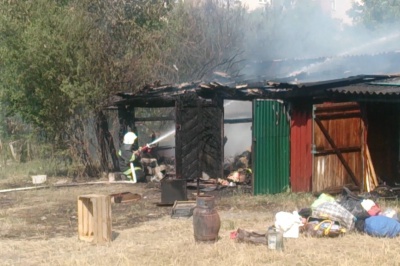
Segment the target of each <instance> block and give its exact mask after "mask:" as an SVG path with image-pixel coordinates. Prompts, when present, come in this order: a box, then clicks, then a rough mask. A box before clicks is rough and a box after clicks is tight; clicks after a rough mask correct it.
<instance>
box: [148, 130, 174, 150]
mask: <svg viewBox="0 0 400 266" xmlns="http://www.w3.org/2000/svg"><path fill="white" fill-rule="evenodd" d="M172 134H175V129H173V130H171V131H170V132H168V133H166V134H164V135H162V136H161V137H159V138H157V139H155V140H153V141H152V142H150V143H148V144H147V145H149V146H152V145H154V144H156V143H158V142H160V141H162V140H163V139H166V138H168V137H169V136H171V135H172Z"/></svg>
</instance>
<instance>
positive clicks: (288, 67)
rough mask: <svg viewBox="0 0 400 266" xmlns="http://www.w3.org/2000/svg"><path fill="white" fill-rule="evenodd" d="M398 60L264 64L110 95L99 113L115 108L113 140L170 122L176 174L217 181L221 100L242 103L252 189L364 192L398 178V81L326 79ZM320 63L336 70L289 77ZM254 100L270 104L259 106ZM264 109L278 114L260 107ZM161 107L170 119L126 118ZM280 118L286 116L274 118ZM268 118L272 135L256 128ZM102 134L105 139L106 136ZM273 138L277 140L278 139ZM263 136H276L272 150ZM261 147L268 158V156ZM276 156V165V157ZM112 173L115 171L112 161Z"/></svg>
mask: <svg viewBox="0 0 400 266" xmlns="http://www.w3.org/2000/svg"><path fill="white" fill-rule="evenodd" d="M399 57H400V53H398V52H392V53H384V54H381V55H369V56H344V57H338V58H336V59H335V60H336V61H333V60H331V59H330V58H317V59H308V60H283V61H280V62H277V61H271V62H267V63H264V65H265V64H266V66H264V70H261V72H259V73H257V75H260V76H257V77H253V78H249V79H246V80H245V79H243V78H242V79H239V80H238V79H229V78H226V77H225V78H224V79H223V81H221V80H219V81H213V82H201V81H199V82H191V83H185V84H177V85H164V86H146V87H145V88H143V90H141V91H139V92H137V93H135V94H132V93H119V94H118V95H116V97H117V98H114V99H113V100H112V102H111V103H110V104H109V105H108V106H107V108H108V109H115V110H118V114H119V123H120V125H121V127H120V128H121V130H120V136H119V137H120V139H122V136H123V134H124V132H126V131H127V130H128V129H130V130H135V124H136V123H137V122H138V121H145V120H146V119H147V121H148V120H149V119H150V120H153V121H154V120H170V121H173V123H174V124H175V130H176V132H175V166H176V176H177V178H183V179H187V180H193V179H196V178H198V177H200V176H201V174H202V172H206V173H207V174H208V175H210V176H211V177H213V178H218V177H222V176H223V169H222V165H223V160H224V150H223V137H224V132H223V131H224V107H223V101H224V100H240V101H251V102H253V117H252V128H253V131H254V128H257V131H256V133H254V132H253V139H252V154H253V160H252V161H253V162H254V163H256V164H258V165H253V170H254V171H253V193H255V194H263V193H277V192H280V191H284V190H287V189H288V187H289V188H290V189H291V191H293V192H321V191H324V190H326V189H327V188H332V187H340V186H343V185H348V184H352V185H354V186H356V187H358V188H359V189H360V190H370V189H372V188H373V187H374V186H375V185H376V184H377V182H387V183H389V184H395V183H397V181H399V178H400V177H399V170H398V169H400V167H399V164H400V163H399V161H400V148H399V146H400V141H399V139H400V136H399V135H400V121H399V120H400V118H399V117H400V116H398V115H397V113H398V111H399V110H398V109H399V106H400V105H399V104H400V81H399V76H398V75H359V76H352V77H348V78H340V79H329V77H332V76H336V75H339V76H340V75H343V73H341V71H343V68H342V67H341V66H343V65H345V66H346V67H348V68H349V69H352V70H354V72H356V71H357V72H360V71H362V70H365V71H369V72H371V73H373V72H386V73H388V72H391V71H393V69H398V66H397V64H398V63H397V62H399V61H398V60H397V59H398V58H399ZM393 58H395V59H396V60H394V59H393ZM370 59H373V60H375V61H376V60H378V61H377V62H380V63H381V64H380V65H382V66H383V68H382V69H380V70H382V71H380V70H379V71H377V70H376V69H373V67H372V66H371V64H368V63H367V62H369V60H370ZM388 60H389V61H388ZM327 61H328V62H329V63H332V62H336V64H334V67H331V69H330V70H331V71H327V72H326V73H325V74H326V75H325V76H322V77H325V78H327V79H326V80H324V81H317V82H315V81H313V80H321V73H322V72H324V71H322V70H323V68H320V69H322V70H321V71H322V72H317V71H314V72H313V71H308V72H307V71H295V70H296V69H300V70H304V69H305V68H306V67H305V66H307V65H309V66H310V64H311V66H315V65H318V64H320V63H321V62H327ZM338 61H341V62H342V63H343V62H345V63H344V64H341V63H338ZM387 62H389V64H386V63H387ZM260 66H261V68H260ZM262 66H263V65H262V64H261V65H259V66H256V67H255V68H256V69H262ZM365 67H367V68H365ZM328 72H329V73H330V74H329V75H328V74H327V73H328ZM347 72H348V71H347V70H346V73H347ZM349 73H352V72H351V71H350V72H349ZM289 74H292V75H290V76H289V77H287V78H280V79H277V78H276V77H277V76H285V75H286V76H288V75H289ZM319 78H320V79H319ZM299 80H311V81H310V82H306V81H300V82H299ZM261 101H276V102H278V103H279V104H277V105H276V104H260V103H261ZM256 102H258V103H259V104H258V106H262V110H261V109H260V110H261V111H260V110H257V108H255V106H256V105H255V103H256ZM268 106H270V107H271V108H278V109H274V110H268V108H269V107H268ZM161 107H172V108H174V112H173V115H171V116H168V117H155V118H154V117H153V118H149V117H147V118H144V117H137V116H135V108H161ZM277 110H279V112H278V111H277ZM276 112H278V113H276ZM281 115H283V116H285V117H287V119H282V120H281V118H282V117H281ZM278 116H279V117H280V118H279V121H281V122H279V123H278V124H279V126H280V128H279V129H278V128H277V129H276V130H275V131H274V130H273V129H267V128H266V127H265V126H264V124H265V125H269V126H270V127H274V123H277V122H276V121H277V117H278ZM237 122H241V121H240V119H238V121H237ZM242 122H243V121H242ZM247 122H248V121H247ZM255 123H256V124H255ZM284 123H288V126H287V127H286V125H284ZM278 124H276V125H278ZM286 128H289V132H288V133H286V132H287V131H286ZM271 132H275V133H273V134H274V135H273V136H272V135H271V136H269V135H268V134H270V133H271ZM103 134H105V135H107V132H106V130H103ZM276 134H278V135H276ZM279 134H283V135H281V137H282V138H280V136H279ZM286 136H287V137H286ZM269 137H273V138H275V137H276V138H277V139H279V145H275V142H274V141H272V140H270V139H268V138H269ZM256 138H257V139H258V140H263V141H257V140H256ZM105 139H106V138H105ZM286 143H287V144H288V145H286ZM271 145H274V147H273V149H274V150H275V151H276V152H275V153H274V152H271V151H270V149H271V147H270V146H271ZM107 147H111V146H110V145H103V152H102V153H103V154H104V153H111V154H112V153H113V149H112V148H108V150H106V149H107ZM286 147H289V148H288V150H287V151H286ZM282 149H283V150H284V151H283V150H282ZM114 150H115V149H114ZM267 150H268V151H269V152H268V153H267V152H266V151H267ZM282 151H283V153H282ZM255 156H258V157H257V158H256V157H255ZM280 156H283V157H282V158H284V159H277V158H281V157H280ZM286 156H288V157H286ZM103 157H106V156H103ZM286 158H287V159H286ZM113 161H114V160H113ZM266 165H268V167H266ZM114 167H115V168H117V166H115V162H114Z"/></svg>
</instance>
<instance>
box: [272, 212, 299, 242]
mask: <svg viewBox="0 0 400 266" xmlns="http://www.w3.org/2000/svg"><path fill="white" fill-rule="evenodd" d="M302 225H303V224H302V222H301V216H300V215H299V214H298V213H297V211H294V212H293V213H290V212H278V213H277V214H275V227H276V228H277V229H278V230H280V231H282V232H283V237H285V238H297V237H299V227H300V226H302Z"/></svg>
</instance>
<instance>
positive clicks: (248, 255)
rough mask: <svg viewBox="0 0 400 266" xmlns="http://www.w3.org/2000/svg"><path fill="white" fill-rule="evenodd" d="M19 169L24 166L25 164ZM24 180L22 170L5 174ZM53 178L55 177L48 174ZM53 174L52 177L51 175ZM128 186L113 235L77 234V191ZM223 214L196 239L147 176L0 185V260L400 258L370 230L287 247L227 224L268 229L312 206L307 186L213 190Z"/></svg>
mask: <svg viewBox="0 0 400 266" xmlns="http://www.w3.org/2000/svg"><path fill="white" fill-rule="evenodd" d="M22 174H24V175H25V174H26V172H23V171H22ZM10 178H11V180H14V181H12V182H15V184H16V185H18V182H23V183H22V184H19V185H20V186H22V185H23V184H25V183H24V182H26V176H25V177H19V176H18V174H13V175H12V177H8V178H4V179H2V180H1V183H0V185H3V184H9V182H11V181H10ZM50 181H53V180H50ZM54 181H55V179H54ZM125 191H129V192H132V193H139V194H141V195H142V200H140V201H138V202H136V203H130V204H113V205H112V226H113V233H114V235H115V236H116V237H115V238H114V240H113V241H112V242H110V243H107V244H103V245H94V244H90V243H86V242H82V241H79V240H78V234H77V210H76V205H77V202H76V199H77V196H78V195H83V194H89V193H99V194H112V193H117V192H125ZM216 199H217V200H216V206H217V210H218V213H219V215H220V217H221V229H220V232H219V240H218V241H217V242H215V243H208V244H205V243H196V242H195V241H194V237H193V225H192V218H189V219H184V218H183V219H171V217H170V212H171V208H170V207H157V206H156V204H155V203H156V202H159V201H160V190H159V189H158V187H157V186H156V187H151V186H147V185H145V184H134V185H108V186H107V185H102V186H80V187H66V188H51V189H44V190H33V191H20V192H9V193H0V207H1V208H0V239H1V241H0V257H1V258H2V263H1V264H2V265H185V266H186V265H193V266H197V265H198V266H202V265H207V266H209V265H222V266H224V265H229V266H232V265H235V266H236V265H246V266H247V265H299V266H300V265H318V266H319V265H351V266H354V265H374V264H378V265H380V266H383V265H398V264H399V262H398V254H399V253H400V238H394V239H382V238H373V237H370V236H367V235H362V234H359V233H355V232H350V233H348V234H346V235H345V236H344V237H340V238H333V239H331V238H307V237H305V236H304V235H300V237H299V238H297V239H285V242H284V245H285V250H284V251H283V252H275V251H272V250H268V248H267V247H266V246H265V245H254V244H246V243H237V242H235V241H234V240H232V239H230V237H229V235H230V232H232V231H235V230H237V229H238V228H242V229H245V230H249V231H266V230H267V228H268V227H269V226H270V225H272V224H273V223H274V215H275V214H276V212H278V211H287V212H292V211H294V210H296V209H297V210H298V209H301V208H304V207H308V206H310V205H311V203H312V202H313V201H314V200H315V198H314V197H313V196H312V195H311V194H308V193H301V194H296V193H282V194H277V195H266V196H251V195H249V194H246V193H241V192H232V193H225V194H224V195H223V196H221V194H218V195H216ZM378 203H379V204H380V206H381V207H382V209H386V208H393V209H395V210H396V211H399V203H398V202H397V201H379V202H378Z"/></svg>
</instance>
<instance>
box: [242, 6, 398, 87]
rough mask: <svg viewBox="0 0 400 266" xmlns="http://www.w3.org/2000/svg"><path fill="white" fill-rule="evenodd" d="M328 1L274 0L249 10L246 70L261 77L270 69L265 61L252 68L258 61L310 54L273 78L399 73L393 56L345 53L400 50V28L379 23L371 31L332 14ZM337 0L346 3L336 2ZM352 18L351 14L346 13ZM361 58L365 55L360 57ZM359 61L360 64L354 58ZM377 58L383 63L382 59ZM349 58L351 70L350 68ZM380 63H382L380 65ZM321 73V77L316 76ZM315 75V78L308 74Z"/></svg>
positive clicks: (249, 73) (370, 53) (248, 74)
mask: <svg viewBox="0 0 400 266" xmlns="http://www.w3.org/2000/svg"><path fill="white" fill-rule="evenodd" d="M323 2H329V1H312V0H303V1H284V0H276V1H273V5H272V6H270V7H269V8H266V9H265V10H256V11H254V12H251V13H249V20H248V31H247V32H246V38H245V40H247V41H246V43H245V50H246V59H247V63H248V66H247V67H246V68H245V69H244V70H243V72H242V74H244V75H246V76H260V75H268V74H271V71H270V69H266V68H265V64H259V68H257V67H256V68H255V67H254V66H252V67H249V65H250V64H254V62H257V63H259V62H260V61H263V62H265V61H272V60H275V62H277V61H276V60H285V59H297V60H299V61H300V60H303V59H312V58H315V59H317V58H323V60H318V62H317V60H315V61H314V62H306V61H305V60H304V62H305V63H304V64H303V65H301V66H299V65H298V64H297V63H298V62H297V63H296V64H293V65H291V66H287V67H286V71H284V72H280V73H275V74H276V75H275V76H272V78H283V77H290V76H292V77H295V76H296V75H298V74H300V73H305V74H307V75H312V79H313V80H323V79H336V78H345V77H348V76H350V75H361V74H382V73H385V72H390V73H398V72H400V71H399V66H400V63H394V62H393V60H391V58H390V56H387V58H386V61H383V60H382V57H380V58H379V57H378V56H375V57H373V56H370V58H369V60H368V61H366V60H365V58H357V57H353V58H346V57H351V56H365V57H366V56H367V55H376V54H385V53H389V52H394V51H399V50H400V31H399V30H397V29H398V27H397V28H396V27H394V26H392V25H380V27H379V30H371V29H368V28H365V27H363V26H362V25H357V24H346V23H345V22H344V21H343V20H341V19H338V18H333V17H332V10H330V8H331V7H328V8H327V6H324V5H323V4H322V3H323ZM336 2H337V3H339V2H346V1H344V0H342V1H336ZM346 19H348V18H346ZM361 59H362V60H361ZM357 60H359V61H360V62H359V64H354V61H357ZM378 61H379V62H378ZM349 62H351V63H352V64H353V65H351V66H350V67H351V69H350V67H349ZM378 63H379V64H378ZM318 73H320V76H318ZM310 79H311V78H310Z"/></svg>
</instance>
